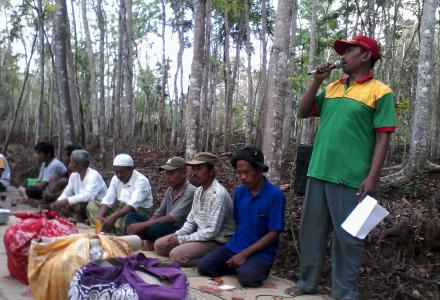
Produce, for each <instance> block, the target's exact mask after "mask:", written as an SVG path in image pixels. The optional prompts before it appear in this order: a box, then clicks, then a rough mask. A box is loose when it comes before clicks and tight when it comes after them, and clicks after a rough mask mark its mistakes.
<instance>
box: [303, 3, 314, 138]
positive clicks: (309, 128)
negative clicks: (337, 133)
mask: <svg viewBox="0 0 440 300" xmlns="http://www.w3.org/2000/svg"><path fill="white" fill-rule="evenodd" d="M317 19H318V3H317V0H312V20H311V21H310V48H309V62H308V64H307V71H308V72H310V71H312V70H313V69H314V68H315V56H316V46H317V44H318V39H317V35H316V23H317ZM314 128H315V118H314V117H310V118H307V119H303V120H302V130H301V140H300V142H301V144H312V142H313V135H314V132H315V130H314Z"/></svg>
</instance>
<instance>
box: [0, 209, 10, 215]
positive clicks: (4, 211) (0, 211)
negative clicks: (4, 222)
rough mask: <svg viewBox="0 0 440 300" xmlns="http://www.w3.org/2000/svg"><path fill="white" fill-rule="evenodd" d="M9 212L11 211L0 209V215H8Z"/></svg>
mask: <svg viewBox="0 0 440 300" xmlns="http://www.w3.org/2000/svg"><path fill="white" fill-rule="evenodd" d="M10 212H11V210H10V209H6V208H0V213H1V214H2V213H6V214H9V213H10Z"/></svg>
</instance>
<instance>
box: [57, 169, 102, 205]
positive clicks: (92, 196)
mask: <svg viewBox="0 0 440 300" xmlns="http://www.w3.org/2000/svg"><path fill="white" fill-rule="evenodd" d="M106 192H107V186H106V185H105V181H104V179H102V176H101V174H99V172H98V171H96V170H93V169H92V168H87V172H86V175H85V176H84V179H83V180H81V176H80V175H79V173H78V172H73V173H72V174H71V175H70V177H69V183H68V184H67V186H66V188H65V189H64V191H63V193H62V194H61V195H60V196H59V197H58V200H62V199H66V198H67V201H69V204H70V205H74V204H77V203H80V202H89V201H90V200H99V201H101V199H103V198H104V196H105V194H106Z"/></svg>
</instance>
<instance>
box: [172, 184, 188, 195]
mask: <svg viewBox="0 0 440 300" xmlns="http://www.w3.org/2000/svg"><path fill="white" fill-rule="evenodd" d="M188 183H189V181H188V180H185V182H184V183H183V184H182V185H181V186H180V190H179V192H178V193H177V195H176V197H174V198H175V199H177V198H179V197H180V196H182V194H183V192H185V190H186V187H187V186H188ZM173 192H174V189H173V188H172V189H171V195H172V193H173ZM171 198H173V197H171Z"/></svg>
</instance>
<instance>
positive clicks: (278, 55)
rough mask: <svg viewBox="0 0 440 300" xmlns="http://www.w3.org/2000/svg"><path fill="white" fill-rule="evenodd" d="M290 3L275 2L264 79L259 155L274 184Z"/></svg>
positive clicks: (277, 174) (277, 175) (277, 170)
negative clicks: (266, 72)
mask: <svg viewBox="0 0 440 300" xmlns="http://www.w3.org/2000/svg"><path fill="white" fill-rule="evenodd" d="M292 6H293V1H292V0H280V1H279V2H278V10H277V17H276V20H275V28H274V39H273V46H272V52H271V55H270V62H269V72H268V76H267V89H268V91H270V93H267V111H266V122H265V130H264V144H263V152H264V154H265V156H266V161H267V164H268V166H269V173H268V176H269V178H270V179H271V181H272V182H274V183H275V184H278V183H279V180H280V168H281V154H282V153H281V147H280V145H281V143H282V137H283V118H284V108H283V103H284V98H285V97H286V88H287V82H288V74H287V66H288V52H289V33H290V24H291V19H292Z"/></svg>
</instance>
